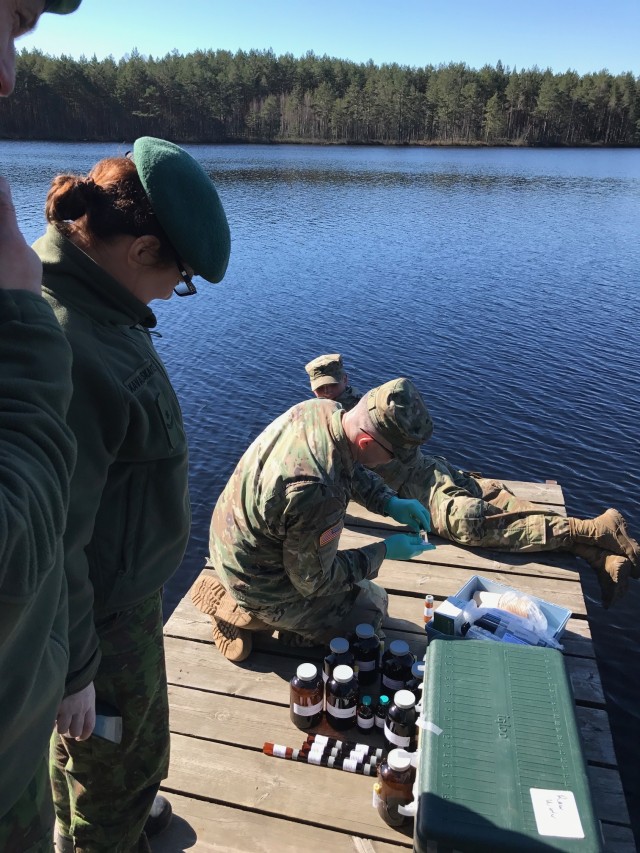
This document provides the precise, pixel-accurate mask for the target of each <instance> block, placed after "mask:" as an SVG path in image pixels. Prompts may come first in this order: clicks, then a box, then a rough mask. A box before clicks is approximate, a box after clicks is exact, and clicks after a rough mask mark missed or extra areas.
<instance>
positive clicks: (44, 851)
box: [0, 756, 54, 853]
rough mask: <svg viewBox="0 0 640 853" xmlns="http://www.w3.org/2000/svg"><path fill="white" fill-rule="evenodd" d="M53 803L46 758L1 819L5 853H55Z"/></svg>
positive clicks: (1, 847)
mask: <svg viewBox="0 0 640 853" xmlns="http://www.w3.org/2000/svg"><path fill="white" fill-rule="evenodd" d="M53 822H54V813H53V801H52V799H51V785H50V784H49V769H48V767H47V762H46V759H45V758H44V756H43V758H42V760H41V762H40V765H39V767H38V770H37V771H36V772H35V773H34V775H33V776H32V778H31V781H30V782H29V784H28V785H27V788H26V790H25V791H24V793H23V794H22V796H21V797H20V799H19V800H18V801H17V803H15V804H14V805H13V806H12V808H11V809H10V810H9V812H8V813H7V814H6V815H4V817H2V819H0V850H2V853H52V851H53Z"/></svg>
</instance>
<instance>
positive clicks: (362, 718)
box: [356, 696, 375, 732]
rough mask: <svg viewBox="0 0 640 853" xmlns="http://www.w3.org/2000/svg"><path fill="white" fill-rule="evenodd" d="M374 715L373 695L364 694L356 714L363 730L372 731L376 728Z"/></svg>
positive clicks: (358, 723)
mask: <svg viewBox="0 0 640 853" xmlns="http://www.w3.org/2000/svg"><path fill="white" fill-rule="evenodd" d="M374 716H375V715H374V711H373V707H372V705H371V696H362V697H361V698H360V704H359V705H358V711H357V714H356V725H357V726H358V728H359V729H360V731H361V732H370V731H372V730H373V729H374V728H375V719H374Z"/></svg>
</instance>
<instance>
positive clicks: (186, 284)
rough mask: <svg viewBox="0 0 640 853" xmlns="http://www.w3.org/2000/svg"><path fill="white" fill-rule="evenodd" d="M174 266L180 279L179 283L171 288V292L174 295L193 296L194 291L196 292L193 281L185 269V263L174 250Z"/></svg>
mask: <svg viewBox="0 0 640 853" xmlns="http://www.w3.org/2000/svg"><path fill="white" fill-rule="evenodd" d="M175 255H176V266H177V267H178V272H179V273H180V278H181V279H182V281H181V282H180V284H177V285H176V286H175V287H174V288H173V292H174V293H175V294H176V296H193V294H194V293H197V292H198V291H197V289H196V286H195V284H194V283H193V281H192V280H191V276H190V275H189V273H188V272H187V270H186V269H185V264H184V263H183V262H182V260H181V259H180V255H179V254H178V253H177V252H176V253H175Z"/></svg>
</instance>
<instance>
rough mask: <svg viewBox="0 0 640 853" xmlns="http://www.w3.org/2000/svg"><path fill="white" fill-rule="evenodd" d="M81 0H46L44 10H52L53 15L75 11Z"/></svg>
mask: <svg viewBox="0 0 640 853" xmlns="http://www.w3.org/2000/svg"><path fill="white" fill-rule="evenodd" d="M80 3H82V0H47V2H46V3H45V4H44V11H45V12H53V13H54V14H55V15H68V14H69V12H75V11H76V9H77V8H78V6H79V5H80Z"/></svg>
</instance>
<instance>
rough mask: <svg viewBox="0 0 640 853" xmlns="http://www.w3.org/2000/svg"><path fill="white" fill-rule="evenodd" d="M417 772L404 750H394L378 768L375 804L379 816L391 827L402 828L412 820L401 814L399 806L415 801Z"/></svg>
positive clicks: (374, 792) (374, 790) (374, 789)
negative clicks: (414, 791)
mask: <svg viewBox="0 0 640 853" xmlns="http://www.w3.org/2000/svg"><path fill="white" fill-rule="evenodd" d="M414 779H415V770H414V768H413V767H412V766H411V756H410V755H409V753H408V752H405V750H404V749H392V750H391V752H390V753H389V755H388V756H387V758H386V760H385V761H383V762H382V764H380V765H379V766H378V779H377V782H376V783H375V785H374V786H373V802H374V804H375V806H376V808H377V810H378V814H379V815H380V817H381V818H382V819H383V821H384V822H385V823H388V824H389V826H402V825H403V824H404V823H408V822H409V821H410V820H411V818H410V817H409V816H408V815H403V814H400V813H399V811H398V806H406V805H407V804H408V803H410V802H411V801H412V800H413V790H412V788H413V782H414Z"/></svg>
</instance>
